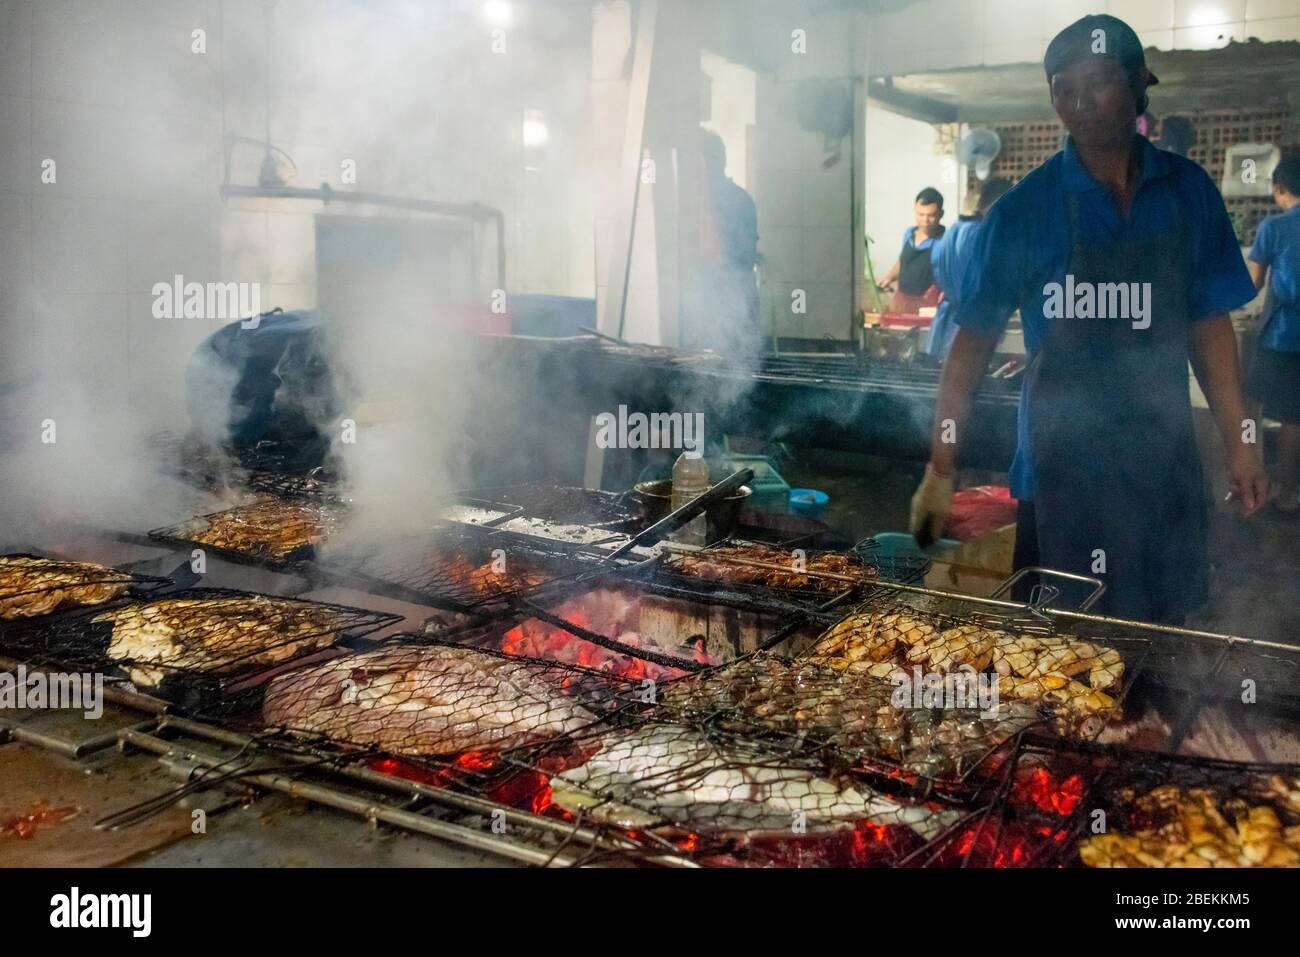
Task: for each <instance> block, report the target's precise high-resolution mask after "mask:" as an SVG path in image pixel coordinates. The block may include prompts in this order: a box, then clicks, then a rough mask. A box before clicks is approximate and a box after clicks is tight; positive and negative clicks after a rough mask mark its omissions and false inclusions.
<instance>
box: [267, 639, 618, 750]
mask: <svg viewBox="0 0 1300 957" xmlns="http://www.w3.org/2000/svg"><path fill="white" fill-rule="evenodd" d="M262 716H263V719H264V720H265V722H266V724H267V725H268V726H276V727H286V728H289V729H291V730H296V731H306V732H315V733H319V734H323V735H325V736H326V737H329V738H332V739H334V740H336V741H342V742H344V743H348V744H357V745H363V746H375V747H378V748H381V749H383V750H385V751H390V752H394V753H399V754H413V755H428V754H448V753H452V752H458V751H472V750H479V749H484V748H506V747H513V746H518V745H522V744H526V743H529V742H532V741H537V740H540V739H542V738H546V737H550V736H553V735H558V734H563V733H566V732H572V731H576V730H578V729H579V728H581V727H582V726H584V725H586V724H587V723H589V722H591V721H593V720H594V716H593V715H592V714H590V713H589V712H588V711H587V710H586V709H585V708H583V707H582V706H581V705H579V704H578V703H576V702H575V701H572V700H571V699H569V698H567V697H565V696H564V695H563V694H561V693H560V692H559V690H558V682H552V681H549V680H548V677H547V675H546V673H545V671H544V669H539V668H537V667H536V666H534V665H529V664H526V663H524V662H520V661H514V660H511V659H509V658H501V657H497V656H495V655H489V654H485V653H483V652H481V651H474V650H473V649H470V648H449V647H443V646H431V647H415V646H404V647H393V648H383V649H379V650H376V651H368V652H363V653H361V654H356V655H348V656H346V657H343V658H336V659H334V660H332V661H329V662H326V663H324V664H321V665H315V666H312V667H308V668H303V669H301V670H299V671H295V672H293V673H291V674H287V675H281V676H280V677H278V678H276V679H275V680H274V681H272V682H271V684H270V687H269V688H268V689H267V693H266V702H265V704H264V706H263V711H262Z"/></svg>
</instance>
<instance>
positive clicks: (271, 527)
mask: <svg viewBox="0 0 1300 957" xmlns="http://www.w3.org/2000/svg"><path fill="white" fill-rule="evenodd" d="M343 515H344V506H343V505H342V504H341V503H337V502H331V501H329V500H315V499H311V498H304V497H298V498H294V497H279V496H273V495H266V496H263V497H261V498H259V499H257V500H256V501H253V502H249V503H247V504H244V505H237V506H235V507H234V508H228V509H222V510H221V511H218V512H212V513H210V514H207V515H199V516H196V517H194V518H191V519H188V520H186V521H184V522H181V523H179V524H176V525H170V526H167V527H165V528H156V529H154V530H153V531H151V532H149V538H151V539H153V540H154V541H157V542H163V543H165V544H169V545H176V546H182V547H186V548H192V547H197V548H202V549H205V550H207V551H211V552H212V553H213V554H214V555H217V556H220V557H222V558H226V559H229V560H230V561H234V562H239V563H241V564H253V565H260V566H263V567H266V568H271V569H274V570H277V571H280V570H288V569H294V568H297V567H300V566H301V565H303V564H304V563H306V562H310V561H312V560H313V559H314V558H315V557H316V549H317V547H318V546H320V545H322V544H323V543H324V542H325V541H326V540H327V539H328V538H329V536H330V534H331V532H332V531H333V529H334V528H335V527H336V526H337V524H338V523H339V522H340V521H341V519H342V517H343Z"/></svg>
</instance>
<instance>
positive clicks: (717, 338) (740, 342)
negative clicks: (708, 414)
mask: <svg viewBox="0 0 1300 957" xmlns="http://www.w3.org/2000/svg"><path fill="white" fill-rule="evenodd" d="M696 147H697V150H698V153H699V158H700V162H701V180H700V203H699V219H698V230H697V233H698V238H699V243H698V245H699V249H698V255H697V256H696V257H695V260H694V263H693V266H694V268H691V269H688V270H685V271H684V274H683V277H682V279H683V282H682V287H683V288H682V299H683V302H682V312H683V329H682V342H683V344H684V345H686V346H688V347H690V348H695V349H713V350H715V351H717V352H722V353H735V352H743V353H756V352H761V351H762V348H763V341H762V330H761V329H760V328H759V322H758V275H757V273H755V271H754V267H755V266H756V265H757V264H758V210H757V209H756V208H755V206H754V200H753V198H752V197H751V196H750V195H749V193H747V192H745V190H744V188H743V187H741V186H738V185H736V183H735V181H734V180H732V179H731V178H730V177H729V176H727V147H726V144H724V143H723V142H722V137H721V136H719V135H718V134H717V133H714V132H713V131H712V130H704V129H701V130H700V131H699V135H698V137H697V139H696Z"/></svg>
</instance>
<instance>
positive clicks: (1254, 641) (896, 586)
mask: <svg viewBox="0 0 1300 957" xmlns="http://www.w3.org/2000/svg"><path fill="white" fill-rule="evenodd" d="M722 560H724V561H729V562H731V563H733V564H739V565H752V566H755V567H757V568H768V569H773V570H775V571H782V572H788V571H789V568H787V567H785V566H783V565H773V564H770V563H768V562H756V561H751V560H749V559H742V558H732V557H729V556H728V557H725V558H723V559H722ZM799 574H801V575H804V576H807V577H808V578H827V579H832V580H834V581H843V582H851V583H853V584H866V585H870V586H872V587H873V588H888V589H892V590H894V591H902V592H909V593H911V594H915V595H926V596H928V597H931V598H944V599H948V600H950V601H964V602H973V603H975V604H979V605H989V606H991V607H995V608H1011V609H1015V610H1016V611H1021V612H1028V613H1030V614H1032V613H1033V611H1031V607H1032V606H1030V605H1027V604H1024V603H1022V602H1015V601H1006V600H1005V599H1000V598H984V597H982V596H980V595H968V594H966V593H964V592H955V591H945V590H943V589H939V588H926V587H925V586H923V585H909V584H906V583H904V582H891V581H885V580H883V579H879V578H868V579H862V578H856V577H854V576H852V575H841V574H839V573H837V572H821V571H804V572H800V573H799ZM1038 611H1039V612H1040V613H1041V614H1045V615H1051V616H1053V617H1056V618H1064V619H1067V620H1070V621H1081V622H1088V623H1091V624H1099V625H1107V626H1109V627H1119V628H1132V629H1136V630H1138V631H1152V632H1163V633H1166V634H1171V635H1183V636H1186V637H1188V638H1208V639H1211V640H1213V641H1222V642H1227V643H1229V644H1232V645H1249V646H1250V647H1252V648H1272V649H1274V650H1276V651H1288V652H1292V653H1294V652H1296V651H1300V646H1297V645H1288V644H1285V643H1284V642H1278V641H1266V640H1264V639H1260V638H1246V637H1244V636H1242V635H1228V634H1221V633H1219V632H1215V631H1202V630H1200V629H1197V628H1184V627H1182V626H1181V625H1160V624H1156V623H1154V622H1148V621H1135V620H1133V619H1129V618H1115V617H1112V616H1110V615H1094V614H1092V613H1091V612H1084V611H1071V610H1069V609H1065V608H1043V609H1038Z"/></svg>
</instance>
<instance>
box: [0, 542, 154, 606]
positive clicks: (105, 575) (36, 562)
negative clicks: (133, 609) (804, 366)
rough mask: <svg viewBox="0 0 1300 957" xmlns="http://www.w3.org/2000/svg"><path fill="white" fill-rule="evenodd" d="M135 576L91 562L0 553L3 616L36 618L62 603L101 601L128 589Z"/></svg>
mask: <svg viewBox="0 0 1300 957" xmlns="http://www.w3.org/2000/svg"><path fill="white" fill-rule="evenodd" d="M132 580H133V579H132V578H131V576H130V575H128V574H126V573H125V572H120V571H118V570H117V569H114V568H108V567H106V566H104V565H96V564H94V563H92V562H64V561H55V560H54V559H49V558H37V557H35V556H32V555H0V619H5V620H11V619H16V618H34V617H36V616H37V615H44V614H47V613H49V612H51V611H54V610H55V609H56V608H59V607H61V606H73V605H102V604H103V603H104V602H106V601H110V600H112V599H114V598H117V597H118V596H119V595H122V594H123V593H125V592H126V590H127V589H128V588H130V587H131V582H132Z"/></svg>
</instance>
